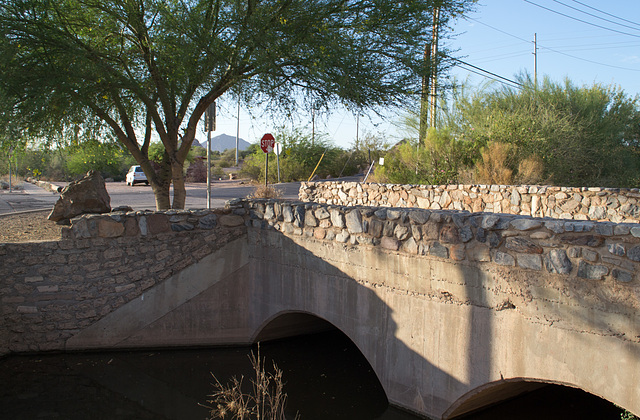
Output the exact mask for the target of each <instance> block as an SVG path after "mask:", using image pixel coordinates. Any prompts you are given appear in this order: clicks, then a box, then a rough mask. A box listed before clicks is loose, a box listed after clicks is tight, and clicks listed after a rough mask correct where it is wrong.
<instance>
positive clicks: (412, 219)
mask: <svg viewBox="0 0 640 420" xmlns="http://www.w3.org/2000/svg"><path fill="white" fill-rule="evenodd" d="M243 203H244V204H245V205H246V206H247V207H248V209H249V210H250V214H251V216H252V219H253V221H252V226H253V227H261V228H265V227H271V228H275V229H277V230H280V231H282V232H284V233H287V234H295V235H301V236H302V235H304V236H308V237H311V236H313V237H315V238H316V239H321V240H331V241H337V242H340V243H345V244H351V245H368V246H379V247H381V248H383V249H387V250H391V251H401V252H406V253H409V254H417V255H430V256H434V257H439V258H446V259H452V260H455V261H469V262H493V263H495V264H498V265H501V266H512V267H520V268H524V269H529V270H537V271H543V270H545V271H547V272H549V273H555V274H565V275H574V276H576V277H578V278H582V279H588V280H605V279H608V280H611V281H614V282H616V283H618V284H627V285H636V284H638V275H637V271H638V268H639V267H640V224H617V223H612V222H593V221H573V220H554V219H538V218H531V217H526V216H516V215H507V214H485V213H468V212H464V211H447V210H425V209H402V208H385V207H363V206H358V207H344V206H331V205H323V204H315V203H314V204H311V203H298V204H296V203H293V204H292V203H286V202H275V201H259V200H256V201H246V202H243Z"/></svg>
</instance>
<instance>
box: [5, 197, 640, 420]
mask: <svg viewBox="0 0 640 420" xmlns="http://www.w3.org/2000/svg"><path fill="white" fill-rule="evenodd" d="M63 233H64V235H63V236H64V239H63V240H62V241H59V242H42V243H26V244H3V245H0V290H1V292H2V301H1V303H2V311H1V312H2V328H1V329H0V351H1V352H2V353H4V354H11V353H20V352H37V351H70V350H86V349H120V348H141V347H145V348H148V347H167V346H180V347H184V346H215V345H230V344H249V343H254V342H256V341H259V340H267V339H273V338H279V337H284V336H289V335H294V334H299V333H308V332H313V331H319V330H323V329H326V328H327V327H335V328H338V329H340V330H341V331H342V332H343V333H345V334H346V335H347V336H348V337H349V338H350V339H351V340H352V341H353V343H355V345H356V346H357V347H358V348H359V349H360V351H361V352H362V353H363V355H364V356H365V357H366V358H367V359H368V361H369V363H370V364H371V366H372V368H373V370H374V371H375V372H376V374H377V376H378V378H379V380H380V382H381V384H382V386H383V388H384V390H385V392H386V394H387V397H388V399H389V401H390V402H391V403H392V404H394V405H396V406H400V407H403V408H405V409H408V410H411V411H413V412H417V413H420V414H423V415H426V416H429V417H431V418H451V417H455V416H457V415H460V414H463V413H466V412H469V411H472V410H474V409H477V408H479V407H483V406H485V405H488V404H490V403H492V402H496V401H500V400H502V399H506V398H509V397H511V396H514V395H517V394H519V393H521V392H524V391H527V390H532V389H535V388H536V387H538V386H540V384H544V383H553V384H561V385H566V386H570V387H577V388H581V389H583V390H585V391H587V392H590V393H592V394H595V395H598V396H600V397H603V398H605V399H607V400H609V401H611V402H613V403H615V404H617V405H619V406H621V407H623V408H625V409H627V410H629V411H631V412H634V413H637V414H640V388H639V387H638V383H639V382H640V323H639V322H638V321H640V319H639V317H638V314H639V308H640V300H639V296H640V293H639V292H640V282H639V279H638V274H637V273H638V264H639V261H640V240H639V239H638V236H640V225H637V224H632V223H627V224H625V223H612V222H593V221H575V220H573V221H569V220H553V219H539V218H531V217H527V216H521V215H505V214H491V213H468V212H457V211H449V210H426V209H408V208H407V209H399V208H383V207H364V206H359V207H341V206H332V205H327V204H317V203H301V202H297V203H289V202H281V201H264V200H253V201H241V200H240V201H237V202H233V203H230V204H229V206H228V208H227V209H225V210H216V211H214V212H209V211H184V212H176V211H171V212H131V213H126V214H123V213H120V214H111V215H92V216H83V217H80V218H77V219H74V220H73V224H72V226H71V227H69V228H65V231H64V232H63Z"/></svg>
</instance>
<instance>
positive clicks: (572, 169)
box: [449, 77, 640, 187]
mask: <svg viewBox="0 0 640 420" xmlns="http://www.w3.org/2000/svg"><path fill="white" fill-rule="evenodd" d="M521 82H522V83H523V88H522V89H519V90H516V89H512V88H503V89H499V90H495V91H481V92H477V93H475V94H474V95H460V96H458V97H456V98H455V106H454V107H453V109H454V110H456V111H455V112H456V113H457V114H458V115H456V116H455V117H454V118H451V119H450V120H449V122H450V123H451V126H450V128H451V130H452V131H453V132H454V133H456V135H459V136H463V135H464V136H465V137H466V138H469V139H471V140H472V141H473V142H475V143H477V144H478V145H481V146H485V145H487V144H488V143H489V142H497V143H508V144H511V145H513V146H515V149H514V150H515V151H517V153H516V155H515V156H514V160H515V161H514V162H513V163H512V167H513V169H514V171H516V172H514V174H515V176H516V178H517V176H518V174H517V171H518V167H519V165H520V163H522V162H523V161H525V160H527V159H529V162H532V161H539V162H540V163H541V166H542V174H541V177H542V179H544V180H545V181H548V182H550V183H553V184H555V185H566V186H605V187H631V186H637V182H638V179H639V177H638V172H639V170H640V155H639V154H638V141H639V139H640V110H639V108H638V98H629V97H627V96H626V95H625V94H624V93H623V92H622V91H621V90H620V89H618V88H614V87H606V86H602V85H594V86H584V87H576V86H574V85H573V84H572V83H571V82H570V81H569V80H565V82H564V83H562V84H560V83H554V82H552V81H550V80H549V79H548V78H545V79H544V81H543V82H542V84H541V85H539V86H535V85H534V84H533V82H532V81H531V80H530V79H529V78H526V77H524V78H521Z"/></svg>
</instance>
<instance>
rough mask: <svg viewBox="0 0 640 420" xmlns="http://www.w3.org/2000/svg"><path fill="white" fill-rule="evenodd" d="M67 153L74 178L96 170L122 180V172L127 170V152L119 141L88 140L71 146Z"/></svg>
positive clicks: (67, 161)
mask: <svg viewBox="0 0 640 420" xmlns="http://www.w3.org/2000/svg"><path fill="white" fill-rule="evenodd" d="M67 153H68V156H67V159H66V164H67V170H68V173H69V175H70V176H71V177H73V178H76V177H80V176H83V175H85V174H86V173H87V172H88V171H90V170H95V171H98V172H100V174H101V175H102V176H103V177H105V178H115V179H117V180H122V179H123V176H122V174H123V173H124V172H126V166H125V165H126V163H125V161H124V155H125V152H124V151H123V150H122V147H121V146H120V145H119V144H117V143H101V142H99V141H97V140H88V141H85V142H83V143H81V144H80V145H78V146H71V147H69V148H68V150H67Z"/></svg>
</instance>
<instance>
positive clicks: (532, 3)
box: [524, 0, 640, 38]
mask: <svg viewBox="0 0 640 420" xmlns="http://www.w3.org/2000/svg"><path fill="white" fill-rule="evenodd" d="M524 2H525V3H529V4H531V5H534V6H537V7H539V8H541V9H544V10H547V11H549V12H551V13H555V14H558V15H560V16H564V17H566V18H569V19H573V20H576V21H578V22H581V23H584V24H586V25H591V26H595V27H596V28H600V29H604V30H606V31H611V32H616V33H619V34H623V35H628V36H633V37H636V38H640V35H636V34H630V33H628V32H623V31H618V30H616V29H611V28H607V27H606V26H602V25H598V24H595V23H591V22H587V21H586V20H582V19H578V18H577V17H574V16H571V15H567V14H566V13H562V12H558V11H557V10H553V9H550V8H548V7H545V6H542V5H540V4H537V3H534V2H532V1H529V0H524Z"/></svg>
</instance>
